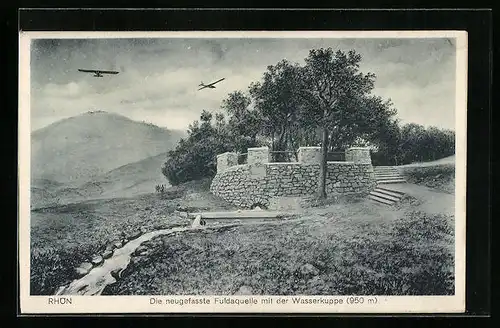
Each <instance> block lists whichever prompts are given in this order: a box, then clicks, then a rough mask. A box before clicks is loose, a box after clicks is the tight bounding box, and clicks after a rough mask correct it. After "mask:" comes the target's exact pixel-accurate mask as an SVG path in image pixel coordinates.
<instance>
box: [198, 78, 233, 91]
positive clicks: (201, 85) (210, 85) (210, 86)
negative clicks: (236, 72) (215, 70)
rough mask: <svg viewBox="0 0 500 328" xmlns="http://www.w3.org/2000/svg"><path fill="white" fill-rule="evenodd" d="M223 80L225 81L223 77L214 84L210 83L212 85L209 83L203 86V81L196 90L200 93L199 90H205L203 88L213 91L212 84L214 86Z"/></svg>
mask: <svg viewBox="0 0 500 328" xmlns="http://www.w3.org/2000/svg"><path fill="white" fill-rule="evenodd" d="M225 79H226V78H224V77H223V78H222V79H220V80H218V81H215V82H212V83H210V84H204V83H203V81H202V82H201V83H200V85H199V86H200V87H201V88H199V89H198V91H200V90H201V89H205V88H209V89H215V86H214V84H215V83H219V82H220V81H222V80H225Z"/></svg>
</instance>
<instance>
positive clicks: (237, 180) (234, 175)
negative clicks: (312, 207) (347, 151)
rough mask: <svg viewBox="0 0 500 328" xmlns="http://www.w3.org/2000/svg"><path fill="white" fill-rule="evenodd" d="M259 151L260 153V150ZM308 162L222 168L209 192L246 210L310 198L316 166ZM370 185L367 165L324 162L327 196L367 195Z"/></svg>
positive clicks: (369, 166) (372, 183) (371, 173)
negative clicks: (280, 200)
mask: <svg viewBox="0 0 500 328" xmlns="http://www.w3.org/2000/svg"><path fill="white" fill-rule="evenodd" d="M309 148H312V147H309ZM314 148H316V147H314ZM311 150H312V149H311ZM259 152H260V153H262V148H259ZM310 153H313V152H312V151H311V152H310ZM249 156H250V152H249ZM306 157H307V156H304V158H306ZM299 158H300V157H299ZM307 158H314V156H313V157H310V156H309V157H307ZM310 162H313V160H311V161H310ZM310 162H306V163H304V162H297V163H259V162H258V161H257V162H255V161H251V164H244V165H235V166H230V167H225V168H224V170H220V171H219V172H217V174H216V176H215V177H214V179H213V180H212V185H211V187H210V190H211V192H212V193H213V194H215V195H217V196H219V197H220V198H222V199H224V200H226V201H228V202H230V203H232V204H234V205H236V206H239V207H242V208H250V207H252V206H253V205H254V204H262V205H265V206H269V204H270V202H271V201H272V199H273V198H278V197H300V196H307V195H313V194H314V193H315V192H316V190H317V185H318V179H319V164H316V163H313V164H311V163H310ZM374 185H375V180H374V176H373V166H372V164H371V162H370V163H367V162H366V160H364V161H363V162H359V163H358V162H328V171H327V183H326V191H327V194H329V195H332V194H339V193H361V192H369V191H370V190H371V189H372V188H373V187H374Z"/></svg>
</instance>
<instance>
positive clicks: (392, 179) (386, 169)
mask: <svg viewBox="0 0 500 328" xmlns="http://www.w3.org/2000/svg"><path fill="white" fill-rule="evenodd" d="M373 172H374V173H375V180H376V181H377V185H379V184H389V183H406V180H405V179H404V178H403V177H402V176H401V175H400V174H399V172H398V170H396V169H395V168H394V167H393V166H374V167H373Z"/></svg>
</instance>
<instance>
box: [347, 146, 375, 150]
mask: <svg viewBox="0 0 500 328" xmlns="http://www.w3.org/2000/svg"><path fill="white" fill-rule="evenodd" d="M349 149H364V150H366V149H368V150H369V149H370V147H350V148H347V150H349Z"/></svg>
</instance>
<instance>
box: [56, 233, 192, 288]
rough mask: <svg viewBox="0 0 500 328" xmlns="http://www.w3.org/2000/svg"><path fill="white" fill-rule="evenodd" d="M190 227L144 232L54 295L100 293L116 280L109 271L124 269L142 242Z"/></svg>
mask: <svg viewBox="0 0 500 328" xmlns="http://www.w3.org/2000/svg"><path fill="white" fill-rule="evenodd" d="M192 229H193V228H191V227H175V228H171V229H163V230H156V231H152V232H148V233H145V234H144V235H142V236H140V237H138V238H137V239H134V240H131V241H129V242H128V243H126V244H125V245H124V246H123V247H121V248H117V249H115V252H114V253H113V256H111V257H110V258H109V259H106V260H104V262H103V264H102V265H100V266H96V267H94V268H92V270H90V272H89V273H88V274H87V275H85V276H83V277H82V278H80V279H77V280H74V281H73V282H72V283H70V284H69V285H68V286H66V287H61V288H59V290H58V291H57V293H56V295H100V294H101V293H102V291H103V290H104V288H105V287H106V286H107V285H110V284H112V283H114V282H116V279H115V278H113V276H112V275H111V272H113V271H115V270H124V269H125V268H126V267H127V266H128V264H129V262H130V258H131V255H132V253H133V252H134V251H135V250H136V249H137V247H139V246H140V245H141V244H142V243H144V242H145V241H148V240H151V239H153V238H155V237H158V236H162V235H168V234H171V233H175V232H183V231H186V230H192Z"/></svg>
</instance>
